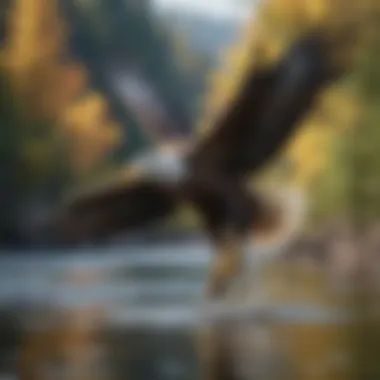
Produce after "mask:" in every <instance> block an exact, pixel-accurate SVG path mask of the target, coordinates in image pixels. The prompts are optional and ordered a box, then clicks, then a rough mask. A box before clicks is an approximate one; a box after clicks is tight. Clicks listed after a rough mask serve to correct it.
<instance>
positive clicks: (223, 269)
mask: <svg viewBox="0 0 380 380" xmlns="http://www.w3.org/2000/svg"><path fill="white" fill-rule="evenodd" d="M218 246H219V248H218V249H217V254H216V257H215V258H214V262H213V264H212V268H211V274H210V277H209V284H208V296H209V298H210V299H216V298H222V297H224V296H225V295H226V293H227V290H228V288H229V286H230V284H231V282H232V280H234V279H235V278H236V277H237V275H238V273H239V271H240V269H241V268H242V265H243V250H242V247H241V238H240V236H236V235H235V234H232V233H231V234H228V235H227V236H226V237H225V238H224V239H222V241H221V242H220V243H219V244H218Z"/></svg>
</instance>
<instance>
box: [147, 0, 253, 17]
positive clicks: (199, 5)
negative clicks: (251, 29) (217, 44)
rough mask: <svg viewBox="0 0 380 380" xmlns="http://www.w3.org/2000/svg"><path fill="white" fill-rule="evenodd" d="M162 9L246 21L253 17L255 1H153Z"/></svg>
mask: <svg viewBox="0 0 380 380" xmlns="http://www.w3.org/2000/svg"><path fill="white" fill-rule="evenodd" d="M153 1H154V3H155V4H156V6H157V7H159V8H162V9H176V10H183V11H184V12H186V11H187V12H199V13H203V14H208V15H210V16H214V17H218V18H236V19H246V18H249V17H250V16H251V15H252V5H251V4H252V3H253V1H247V0H153Z"/></svg>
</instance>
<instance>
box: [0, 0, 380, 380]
mask: <svg viewBox="0 0 380 380" xmlns="http://www.w3.org/2000/svg"><path fill="white" fill-rule="evenodd" d="M378 11H379V4H378V2H377V1H371V0H366V1H362V2H361V3H360V4H358V3H356V2H354V1H349V0H346V1H341V0H335V1H331V0H330V1H329V0H313V1H309V0H261V1H256V0H207V1H200V0H1V1H0V156H1V159H0V253H1V255H0V329H1V332H0V334H1V335H0V346H1V347H0V373H1V377H0V378H1V379H20V380H32V379H38V380H42V379H49V380H50V379H52V378H65V379H70V380H71V379H81V380H84V379H90V378H91V379H95V378H102V379H107V380H108V379H119V378H120V379H121V378H123V379H125V378H128V379H150V380H152V379H169V378H170V379H176V380H177V379H178V380H180V379H189V380H190V379H196V378H198V377H199V376H200V364H199V357H198V354H199V352H198V351H199V350H198V346H197V339H196V336H197V331H198V327H199V325H198V323H197V321H198V319H197V318H198V317H197V316H198V315H199V312H200V307H201V304H202V300H203V294H204V287H205V283H206V278H207V273H208V269H209V267H210V263H211V254H212V250H211V247H210V245H209V243H208V241H207V239H205V238H204V237H203V236H202V234H201V233H200V231H199V226H198V225H197V223H196V222H194V220H193V219H194V218H193V216H192V215H188V214H186V213H185V214H184V215H182V214H181V215H179V216H178V218H175V220H172V221H169V222H168V223H166V224H165V225H161V226H157V227H155V228H153V229H149V230H147V231H143V232H141V233H139V234H138V235H134V236H128V237H125V236H122V237H119V238H118V239H115V241H109V242H107V244H103V245H101V246H96V247H95V246H91V245H89V244H87V245H86V244H84V245H82V246H80V247H70V246H68V245H66V244H65V245H64V244H63V243H62V242H60V243H58V242H57V241H54V237H53V236H48V234H47V233H46V231H45V232H41V230H40V229H38V228H37V227H36V226H38V225H39V223H40V222H41V221H43V220H44V218H46V215H48V214H49V212H51V210H52V209H53V208H54V207H56V206H57V204H58V203H59V202H60V201H61V199H62V197H63V196H64V194H66V192H67V191H69V190H70V189H72V188H75V187H80V186H85V185H86V184H88V183H91V182H94V181H101V180H102V178H105V177H106V178H108V177H112V176H113V175H114V174H115V173H120V171H124V170H127V168H128V163H129V162H130V160H132V159H133V157H134V156H135V155H137V154H138V153H139V152H142V151H144V150H146V149H154V147H155V146H157V145H158V144H160V143H161V142H163V141H168V140H169V141H170V140H171V139H173V140H176V139H178V138H189V137H190V135H191V136H194V135H202V134H203V133H206V132H207V131H208V130H209V128H210V127H212V124H213V121H214V120H215V119H216V118H217V116H218V114H219V113H220V112H221V111H222V110H223V109H224V107H225V106H226V105H228V104H229V101H230V100H231V99H232V97H233V96H234V94H235V93H236V91H238V90H239V88H240V85H241V83H242V81H244V73H245V72H246V69H247V68H248V67H249V66H250V65H251V64H252V62H253V63H254V62H255V61H256V62H266V63H268V64H270V63H271V62H273V61H276V60H277V59H278V57H279V56H280V55H281V53H282V52H283V51H284V49H285V48H286V47H287V46H289V44H290V43H291V42H292V41H294V37H295V36H297V35H299V34H301V33H302V32H303V31H304V30H306V29H307V28H309V27H310V26H312V25H316V24H318V23H319V24H325V25H329V27H331V28H333V27H334V23H344V20H345V19H346V18H349V17H352V16H353V15H354V16H355V15H363V14H364V15H365V17H359V16H358V17H357V21H358V22H357V28H358V31H360V32H362V31H363V32H364V31H370V32H371V35H372V37H374V38H371V39H363V40H362V41H361V43H360V44H358V46H355V49H354V50H355V51H354V53H353V54H354V55H355V58H356V60H355V61H356V64H355V67H354V69H353V70H352V71H350V73H349V74H348V75H347V76H346V77H345V78H344V79H343V80H341V81H339V82H337V84H336V85H334V86H332V87H331V88H329V89H328V90H327V91H326V92H325V93H323V94H322V97H321V101H320V102H319V104H318V105H317V107H315V109H313V111H312V112H311V114H310V115H309V116H308V117H307V119H306V120H305V122H304V126H303V129H302V130H301V131H300V132H299V133H298V134H297V136H296V138H295V139H294V140H293V141H292V143H291V144H290V145H289V146H288V148H287V149H286V150H285V152H284V153H283V154H282V155H281V157H280V158H279V159H277V160H276V161H275V162H274V163H273V164H271V165H270V167H268V168H267V169H266V170H265V171H264V172H263V173H262V174H261V175H260V178H259V180H260V181H261V183H265V184H267V185H268V186H270V187H272V188H279V187H282V186H284V187H285V186H292V187H294V188H296V189H298V190H299V193H300V194H302V197H304V198H305V199H306V201H307V205H308V209H307V215H306V217H305V219H304V220H303V222H302V225H301V226H300V230H299V233H298V234H297V235H296V236H294V237H292V239H291V241H289V242H288V244H287V245H286V247H283V246H282V247H277V246H275V245H270V244H269V245H268V246H266V247H261V248H260V249H258V252H257V256H258V257H263V258H264V259H263V260H260V264H257V266H256V267H255V269H256V270H255V271H254V274H253V273H250V274H249V275H248V277H249V280H250V281H247V282H246V283H245V285H244V289H242V290H241V291H240V292H239V294H238V296H237V297H233V298H234V300H233V301H234V302H235V301H237V302H238V304H239V305H241V304H260V305H262V307H263V309H265V310H269V314H270V315H271V316H272V317H271V318H269V317H268V318H267V319H265V318H264V320H260V321H259V322H255V318H252V321H251V322H250V323H249V325H246V324H239V325H238V326H234V330H233V331H234V333H233V334H232V335H233V339H232V340H233V342H231V344H233V345H234V346H233V347H234V353H235V356H236V358H237V359H236V361H237V364H236V367H237V370H236V371H237V372H238V373H239V374H240V375H239V377H237V378H238V379H240V378H241V379H280V378H288V379H305V380H306V379H307V380H309V379H319V380H322V379H326V380H327V379H338V378H339V379H346V378H347V379H348V378H355V379H359V378H360V379H361V380H362V379H379V378H380V364H378V360H377V358H376V354H377V352H378V350H380V342H379V339H378V335H379V334H378V323H377V322H378V319H377V318H376V315H377V314H376V313H377V312H378V310H377V302H376V301H377V290H378V285H379V284H378V279H379V274H378V273H377V272H378V268H379V267H378V265H379V251H380V224H379V220H380V219H379V216H380V149H379V147H380V128H379V122H380V66H379V63H378V62H379V59H380V33H379V28H380V16H379V15H378V13H377V12H378ZM256 180H257V178H255V181H256ZM273 252H274V255H272V254H269V255H267V253H273ZM252 278H253V279H254V281H253V280H252ZM354 280H355V281H354ZM356 280H358V281H356ZM354 283H355V284H359V285H360V287H359V288H358V287H357V286H356V287H352V286H351V285H352V284H354ZM352 289H355V291H353V290H352ZM352 315H354V316H356V317H357V322H355V323H352V322H350V320H349V319H347V316H351V317H352ZM218 380H219V379H218Z"/></svg>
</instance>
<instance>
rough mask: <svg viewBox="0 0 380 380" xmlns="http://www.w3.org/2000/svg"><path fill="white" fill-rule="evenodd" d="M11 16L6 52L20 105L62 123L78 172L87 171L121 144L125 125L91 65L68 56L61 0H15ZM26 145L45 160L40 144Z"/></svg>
mask: <svg viewBox="0 0 380 380" xmlns="http://www.w3.org/2000/svg"><path fill="white" fill-rule="evenodd" d="M9 21H10V23H9V25H10V27H9V33H8V35H9V37H8V40H7V41H6V44H5V47H4V51H3V52H2V57H3V59H4V62H5V65H6V66H7V70H9V72H10V75H11V79H12V84H13V87H14V90H15V93H16V95H17V97H18V99H19V101H20V104H21V105H22V107H23V108H24V110H25V114H27V115H28V117H29V118H34V120H35V121H37V122H40V121H42V122H46V121H48V122H49V123H50V124H52V125H54V126H57V128H58V129H57V130H58V132H59V134H60V136H61V137H62V141H63V143H65V144H66V146H67V149H66V151H67V155H68V157H69V160H70V162H71V166H72V168H73V170H74V172H75V171H77V170H79V172H80V174H85V172H86V171H87V170H91V168H92V167H93V166H94V165H97V164H98V163H99V162H101V161H102V158H103V157H104V156H105V155H107V153H108V152H109V151H110V150H112V149H113V148H114V147H115V144H117V141H118V140H120V138H121V136H120V133H121V128H120V126H119V125H117V124H116V123H114V122H113V120H111V118H110V115H109V110H108V104H107V101H106V100H105V99H104V97H103V96H102V95H101V94H99V93H97V92H95V91H92V89H91V88H90V84H89V79H88V73H87V70H86V68H85V67H84V66H83V65H82V64H81V63H80V62H76V61H75V59H71V60H70V57H68V56H67V55H68V54H67V46H66V44H67V33H68V29H67V25H66V24H65V20H64V18H63V17H62V14H61V13H60V10H59V0H14V1H13V3H12V8H11V12H10V20H9ZM63 57H66V58H64V59H65V60H63ZM67 58H69V60H68V59H67ZM32 145H33V144H32ZM26 149H27V152H25V155H26V156H30V157H35V158H34V159H33V162H34V161H35V162H40V163H41V160H42V159H41V158H38V157H40V156H41V155H39V154H37V152H36V151H35V147H34V146H31V147H30V148H26ZM52 154H54V152H52ZM44 157H45V156H44ZM45 159H47V160H48V158H47V157H45ZM48 161H49V160H48ZM41 164H42V163H41Z"/></svg>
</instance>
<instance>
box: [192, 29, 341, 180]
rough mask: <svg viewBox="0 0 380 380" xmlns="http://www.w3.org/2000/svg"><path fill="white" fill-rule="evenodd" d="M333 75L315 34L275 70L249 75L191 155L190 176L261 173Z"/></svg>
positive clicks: (233, 176) (321, 39)
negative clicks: (234, 97) (191, 174)
mask: <svg viewBox="0 0 380 380" xmlns="http://www.w3.org/2000/svg"><path fill="white" fill-rule="evenodd" d="M334 75H335V70H334V69H333V67H332V62H331V54H330V48H329V44H328V42H327V41H326V39H325V38H324V36H323V34H322V33H318V32H311V33H309V34H307V35H305V36H303V37H302V38H301V39H300V40H298V41H297V42H296V43H295V44H293V46H291V48H290V49H289V50H288V51H287V52H286V53H285V55H284V57H283V58H282V59H281V60H280V61H279V62H278V63H277V64H275V65H273V66H271V67H269V68H266V69H259V70H258V69H253V70H252V72H251V73H250V75H249V76H248V77H247V79H246V83H245V86H244V88H243V89H242V91H241V92H240V94H239V95H238V96H237V97H236V99H235V101H234V102H232V103H231V104H230V106H229V109H228V110H227V112H226V113H225V114H224V116H223V117H222V118H221V119H220V120H219V121H217V123H216V125H215V127H214V128H213V131H214V132H213V133H212V134H211V135H209V136H207V137H206V138H205V139H204V140H202V141H201V142H200V143H199V144H198V146H197V148H196V149H195V150H194V152H193V154H192V155H191V157H190V162H191V164H192V165H193V170H195V171H200V172H201V171H202V172H205V171H207V172H210V173H211V172H212V173H213V174H214V175H218V176H221V177H225V178H229V179H231V180H234V181H240V180H241V179H242V178H243V177H244V176H245V175H247V174H248V173H250V172H254V171H256V170H258V169H260V168H261V167H262V166H263V165H265V164H266V163H267V162H268V161H270V160H271V159H272V158H273V156H274V155H275V154H277V153H278V152H279V151H280V150H281V148H282V147H283V146H284V144H285V143H286V141H287V139H288V138H289V137H290V136H291V135H292V133H293V132H294V131H295V130H296V127H297V126H298V125H299V124H300V121H301V120H302V118H303V116H304V115H305V114H306V113H307V112H308V111H310V108H311V106H312V104H313V101H314V100H315V99H316V98H317V95H318V94H319V92H320V90H321V88H322V87H323V86H324V85H326V84H327V83H328V82H329V81H330V80H331V79H333V78H334Z"/></svg>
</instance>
